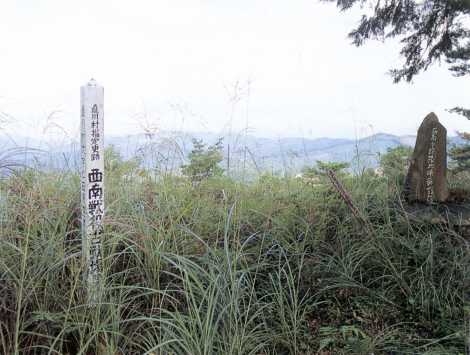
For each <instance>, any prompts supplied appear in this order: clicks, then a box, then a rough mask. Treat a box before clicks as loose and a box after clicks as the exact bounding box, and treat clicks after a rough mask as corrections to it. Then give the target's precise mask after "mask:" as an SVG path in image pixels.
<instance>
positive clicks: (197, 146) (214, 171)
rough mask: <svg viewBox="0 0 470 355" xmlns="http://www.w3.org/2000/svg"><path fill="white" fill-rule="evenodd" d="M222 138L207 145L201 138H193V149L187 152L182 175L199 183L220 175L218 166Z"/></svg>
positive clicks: (221, 170)
mask: <svg viewBox="0 0 470 355" xmlns="http://www.w3.org/2000/svg"><path fill="white" fill-rule="evenodd" d="M222 142H223V140H222V139H219V141H217V143H215V144H213V145H210V146H207V145H206V144H205V143H203V141H202V140H199V139H193V149H192V150H191V152H190V153H189V157H188V158H189V163H188V164H186V165H183V166H182V168H181V170H182V172H183V175H185V176H187V177H188V178H190V179H191V181H192V182H193V183H199V182H201V181H202V180H204V179H207V178H209V177H213V176H220V175H222V173H223V169H222V168H221V167H220V166H219V164H220V162H221V161H222V160H223V155H222V149H223V143H222Z"/></svg>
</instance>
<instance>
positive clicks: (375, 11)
mask: <svg viewBox="0 0 470 355" xmlns="http://www.w3.org/2000/svg"><path fill="white" fill-rule="evenodd" d="M322 1H326V2H336V5H337V6H338V8H339V9H340V10H342V11H345V10H348V9H351V8H352V7H354V6H360V7H361V8H362V9H363V10H364V14H363V16H362V18H361V20H360V22H359V25H358V26H357V27H356V28H355V29H353V30H352V31H351V32H350V33H349V37H350V38H351V39H352V41H353V43H354V44H355V45H356V46H361V45H362V44H364V43H365V42H366V41H368V40H374V39H375V40H382V41H384V40H386V39H390V38H394V37H396V38H398V39H399V40H400V42H401V44H402V47H401V51H400V54H401V55H402V56H403V57H404V63H403V65H402V67H401V68H395V69H392V70H390V74H391V75H392V77H393V80H394V81H395V82H399V81H401V80H405V81H408V82H409V81H411V80H412V79H413V78H414V76H415V75H417V74H419V73H420V72H422V71H425V70H427V69H428V68H429V66H430V65H432V64H434V63H435V62H440V61H442V60H444V61H445V62H447V63H448V64H449V69H450V70H451V72H452V73H453V74H454V75H456V76H463V75H467V74H469V73H470V30H469V29H468V27H469V24H470V0H322Z"/></svg>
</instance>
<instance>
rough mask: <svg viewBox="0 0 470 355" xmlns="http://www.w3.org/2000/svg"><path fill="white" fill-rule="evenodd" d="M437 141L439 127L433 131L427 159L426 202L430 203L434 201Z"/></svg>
mask: <svg viewBox="0 0 470 355" xmlns="http://www.w3.org/2000/svg"><path fill="white" fill-rule="evenodd" d="M436 143H437V127H434V128H433V129H432V132H431V144H430V145H429V150H428V155H427V161H426V163H427V164H426V180H425V181H426V185H425V189H426V202H427V203H428V204H431V203H433V201H434V169H435V161H436Z"/></svg>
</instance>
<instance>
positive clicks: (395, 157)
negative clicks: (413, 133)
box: [380, 145, 413, 184]
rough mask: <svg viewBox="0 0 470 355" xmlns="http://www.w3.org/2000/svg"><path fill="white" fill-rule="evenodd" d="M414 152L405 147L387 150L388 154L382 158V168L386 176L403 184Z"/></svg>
mask: <svg viewBox="0 0 470 355" xmlns="http://www.w3.org/2000/svg"><path fill="white" fill-rule="evenodd" d="M412 152H413V150H412V149H411V148H410V147H406V146H403V145H400V146H398V147H395V148H389V149H387V152H386V153H385V154H383V155H382V156H381V157H380V168H381V169H382V172H383V174H384V176H386V177H388V178H389V179H392V180H393V181H394V182H396V183H398V184H403V183H404V180H405V176H406V173H407V167H408V164H409V161H410V158H411V154H412Z"/></svg>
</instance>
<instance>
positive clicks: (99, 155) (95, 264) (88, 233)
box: [80, 79, 104, 303]
mask: <svg viewBox="0 0 470 355" xmlns="http://www.w3.org/2000/svg"><path fill="white" fill-rule="evenodd" d="M103 98H104V90H103V87H102V86H100V85H98V83H97V82H96V81H95V80H94V79H91V80H90V81H89V82H88V83H87V84H86V85H84V86H82V87H81V90H80V101H81V102H80V104H81V107H80V116H81V160H82V164H81V167H82V169H81V186H80V187H81V213H82V255H83V260H84V263H85V266H86V276H85V279H86V283H87V288H88V289H87V298H88V302H89V303H96V302H97V301H98V300H99V291H100V289H101V287H100V279H101V277H100V276H101V275H100V274H101V235H102V233H103V222H102V221H103V217H104V142H103V139H104V130H103V128H104V127H103Z"/></svg>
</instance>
